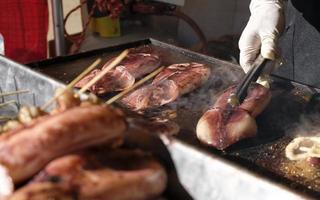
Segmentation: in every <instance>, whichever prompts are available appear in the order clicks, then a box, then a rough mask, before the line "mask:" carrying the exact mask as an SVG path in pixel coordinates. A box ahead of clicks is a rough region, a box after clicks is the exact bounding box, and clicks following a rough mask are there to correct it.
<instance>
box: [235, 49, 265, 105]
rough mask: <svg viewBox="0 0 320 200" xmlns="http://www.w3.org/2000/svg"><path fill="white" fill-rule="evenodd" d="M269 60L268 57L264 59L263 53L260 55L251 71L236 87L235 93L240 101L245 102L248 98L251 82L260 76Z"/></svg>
mask: <svg viewBox="0 0 320 200" xmlns="http://www.w3.org/2000/svg"><path fill="white" fill-rule="evenodd" d="M267 61H268V60H267V59H264V58H263V57H262V56H261V55H259V57H258V58H257V60H256V62H255V63H254V64H253V66H252V68H251V69H250V71H249V72H248V73H247V74H246V76H245V77H244V79H243V80H242V81H241V82H240V84H239V85H238V87H237V88H236V91H235V95H236V97H238V100H239V102H240V103H241V102H243V100H244V99H245V98H246V96H247V91H248V88H249V86H250V84H251V83H252V82H254V81H256V80H257V79H258V78H259V76H260V74H261V73H262V71H263V69H264V67H265V66H266V64H267Z"/></svg>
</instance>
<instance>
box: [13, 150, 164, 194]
mask: <svg viewBox="0 0 320 200" xmlns="http://www.w3.org/2000/svg"><path fill="white" fill-rule="evenodd" d="M39 184H44V185H48V184H52V185H51V187H50V188H51V189H50V190H51V191H55V193H54V194H59V193H58V192H56V191H57V188H59V190H58V191H60V194H59V195H58V196H56V198H58V199H60V198H61V197H60V196H67V195H68V194H70V193H72V194H74V196H76V197H77V199H79V200H104V199H112V200H131V199H134V200H144V199H152V198H154V197H157V196H159V195H161V193H162V192H163V191H164V189H165V188H166V184H167V175H166V172H165V170H164V168H163V167H162V166H161V165H160V164H159V163H158V162H157V161H156V160H154V159H153V158H152V157H151V156H150V155H149V154H146V153H144V152H142V151H139V150H135V151H132V150H131V151H130V150H125V149H117V150H112V151H110V150H107V151H105V150H102V151H101V150H98V151H97V150H94V151H92V150H91V152H88V151H87V152H85V153H79V154H72V155H67V156H64V157H61V158H58V159H56V160H54V161H52V162H50V163H49V164H48V165H47V166H46V168H45V169H44V170H43V171H41V172H40V173H39V174H38V175H37V176H36V177H35V178H34V179H33V181H32V182H31V183H30V185H29V186H26V189H22V190H21V191H17V192H16V193H18V194H19V193H20V196H22V194H21V193H24V194H27V193H30V189H27V188H28V187H29V188H33V191H32V193H33V194H37V193H38V195H39V196H40V193H43V194H42V195H46V194H45V193H44V192H43V190H34V188H35V186H32V185H39ZM61 192H62V193H61ZM52 193H53V192H49V194H50V195H51V194H52ZM14 195H17V194H14ZM14 195H13V196H14ZM25 196H27V195H25ZM25 200H27V198H25Z"/></svg>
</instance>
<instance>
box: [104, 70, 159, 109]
mask: <svg viewBox="0 0 320 200" xmlns="http://www.w3.org/2000/svg"><path fill="white" fill-rule="evenodd" d="M163 69H164V67H160V68H159V69H157V70H155V71H153V72H152V73H150V74H149V75H148V76H146V77H144V78H143V79H141V80H140V81H138V82H136V83H135V84H134V85H133V86H132V87H130V88H128V89H126V90H124V91H122V92H120V93H119V94H117V95H116V96H114V97H112V98H111V99H109V100H108V101H107V102H106V104H108V105H109V104H112V103H113V102H115V101H117V100H118V99H120V98H121V97H123V96H124V95H126V94H128V93H129V92H131V91H132V90H134V89H135V88H137V87H139V86H140V85H142V84H143V83H145V82H147V81H148V80H150V79H151V78H153V77H155V76H156V75H157V74H159V73H160V72H161V71H162V70H163Z"/></svg>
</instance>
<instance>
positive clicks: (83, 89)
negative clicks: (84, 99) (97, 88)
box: [78, 49, 129, 94]
mask: <svg viewBox="0 0 320 200" xmlns="http://www.w3.org/2000/svg"><path fill="white" fill-rule="evenodd" d="M128 53H129V50H128V49H126V50H124V51H123V52H122V53H121V54H120V55H119V56H118V57H116V59H114V61H112V62H111V63H110V64H109V65H108V66H106V67H105V68H104V69H103V70H102V71H101V72H100V73H99V74H97V76H95V77H94V78H93V79H91V80H90V81H89V82H88V83H87V84H86V85H84V86H83V87H82V88H81V89H80V90H79V92H78V93H79V94H82V93H84V92H85V91H86V90H88V89H89V88H90V87H91V86H92V85H93V84H95V83H96V82H97V81H99V80H100V79H101V78H102V77H103V76H104V75H106V74H107V73H108V72H109V71H110V70H111V69H113V68H114V67H115V66H117V65H118V64H119V63H120V62H121V61H122V60H123V59H124V58H125V57H126V56H127V55H128Z"/></svg>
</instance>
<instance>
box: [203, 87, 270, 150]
mask: <svg viewBox="0 0 320 200" xmlns="http://www.w3.org/2000/svg"><path fill="white" fill-rule="evenodd" d="M235 87H236V86H232V87H230V88H228V89H227V90H225V91H224V92H223V93H222V95H221V96H220V97H219V98H218V99H217V101H216V102H215V104H214V105H213V107H212V108H211V109H209V110H208V111H207V112H205V113H204V115H203V116H202V117H201V118H200V120H199V122H198V124H197V137H198V138H199V140H200V141H202V142H203V143H205V144H208V145H211V146H213V147H215V148H217V149H219V150H223V149H225V148H227V147H229V146H230V145H232V144H234V143H236V142H238V141H239V140H242V139H244V138H248V137H253V136H255V135H256V132H257V124H256V122H255V117H256V116H257V115H259V114H260V113H261V112H262V111H263V110H264V109H265V107H266V106H267V105H268V103H269V102H270V99H271V93H270V91H269V89H268V88H265V87H264V86H262V85H260V84H257V83H254V84H252V85H251V86H250V87H249V89H248V95H247V97H246V99H245V100H244V101H243V103H242V104H241V105H239V106H236V107H233V108H230V107H228V106H227V105H228V98H229V96H230V94H231V93H232V92H234V90H235Z"/></svg>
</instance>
